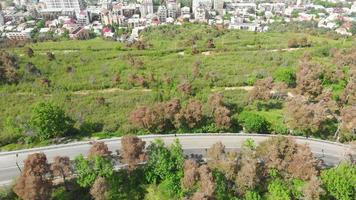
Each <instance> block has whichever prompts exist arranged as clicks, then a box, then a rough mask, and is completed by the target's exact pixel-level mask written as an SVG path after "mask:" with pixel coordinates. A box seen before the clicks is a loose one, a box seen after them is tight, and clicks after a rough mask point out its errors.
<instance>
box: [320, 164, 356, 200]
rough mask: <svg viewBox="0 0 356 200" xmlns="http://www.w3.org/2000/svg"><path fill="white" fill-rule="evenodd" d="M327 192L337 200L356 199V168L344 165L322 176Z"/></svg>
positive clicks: (324, 172) (326, 171)
mask: <svg viewBox="0 0 356 200" xmlns="http://www.w3.org/2000/svg"><path fill="white" fill-rule="evenodd" d="M321 178H322V181H323V182H324V185H325V188H326V190H327V191H328V192H329V193H330V195H331V196H333V197H334V198H336V199H340V200H351V199H355V197H356V191H355V186H356V182H355V180H356V166H355V165H353V164H352V163H343V164H340V165H339V166H337V167H335V168H331V169H327V170H324V171H323V172H322V174H321Z"/></svg>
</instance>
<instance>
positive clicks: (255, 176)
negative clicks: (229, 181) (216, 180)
mask: <svg viewBox="0 0 356 200" xmlns="http://www.w3.org/2000/svg"><path fill="white" fill-rule="evenodd" d="M238 165H239V169H238V173H237V176H236V179H235V183H236V185H237V192H238V193H239V194H240V195H244V194H245V193H246V192H247V191H249V190H253V189H254V188H255V187H256V186H257V184H258V183H259V181H260V177H262V173H261V166H260V163H259V162H258V160H257V156H256V154H255V152H254V151H253V150H251V149H247V148H244V149H243V150H242V152H241V153H240V156H239V163H238Z"/></svg>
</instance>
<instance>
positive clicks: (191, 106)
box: [176, 100, 204, 128]
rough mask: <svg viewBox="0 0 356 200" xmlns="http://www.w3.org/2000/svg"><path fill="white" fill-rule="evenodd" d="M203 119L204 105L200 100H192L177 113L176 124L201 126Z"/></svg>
mask: <svg viewBox="0 0 356 200" xmlns="http://www.w3.org/2000/svg"><path fill="white" fill-rule="evenodd" d="M203 119H204V115H203V105H202V104H201V103H200V101H197V100H190V101H189V102H188V104H187V105H186V106H185V107H184V108H182V109H181V110H180V113H178V114H177V115H176V124H177V126H178V127H189V128H194V127H197V126H199V125H200V124H201V123H202V121H203Z"/></svg>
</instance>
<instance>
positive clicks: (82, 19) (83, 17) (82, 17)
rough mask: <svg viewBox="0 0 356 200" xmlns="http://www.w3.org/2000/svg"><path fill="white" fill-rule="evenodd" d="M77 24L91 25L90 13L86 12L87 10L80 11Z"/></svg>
mask: <svg viewBox="0 0 356 200" xmlns="http://www.w3.org/2000/svg"><path fill="white" fill-rule="evenodd" d="M77 23H78V24H79V25H82V26H85V25H87V24H89V14H88V11H86V10H82V11H80V13H79V15H78V16H77Z"/></svg>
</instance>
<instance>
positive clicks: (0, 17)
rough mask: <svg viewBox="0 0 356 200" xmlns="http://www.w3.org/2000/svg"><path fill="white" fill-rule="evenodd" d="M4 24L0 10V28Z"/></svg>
mask: <svg viewBox="0 0 356 200" xmlns="http://www.w3.org/2000/svg"><path fill="white" fill-rule="evenodd" d="M4 24H5V17H4V13H3V12H2V11H1V10H0V26H3V25H4Z"/></svg>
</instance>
